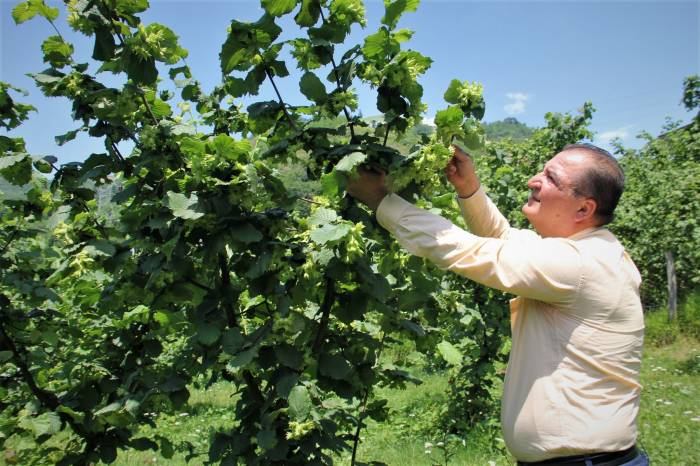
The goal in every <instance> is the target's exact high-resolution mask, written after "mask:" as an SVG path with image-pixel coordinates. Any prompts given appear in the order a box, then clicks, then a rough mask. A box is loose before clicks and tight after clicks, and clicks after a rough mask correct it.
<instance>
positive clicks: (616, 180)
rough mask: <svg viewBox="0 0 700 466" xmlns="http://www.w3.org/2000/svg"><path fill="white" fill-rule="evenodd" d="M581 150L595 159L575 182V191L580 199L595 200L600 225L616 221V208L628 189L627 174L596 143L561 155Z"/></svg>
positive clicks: (575, 147)
mask: <svg viewBox="0 0 700 466" xmlns="http://www.w3.org/2000/svg"><path fill="white" fill-rule="evenodd" d="M570 150H577V151H581V152H582V153H584V154H586V156H587V157H589V158H591V159H592V160H591V162H592V163H590V164H589V166H588V168H587V169H586V172H585V173H584V174H583V175H582V176H579V177H578V179H577V180H575V181H574V186H573V192H574V194H575V195H576V196H581V197H588V198H591V199H593V200H594V201H595V203H596V210H595V216H596V217H597V218H598V219H599V220H600V222H601V223H600V225H607V224H608V223H610V222H612V221H613V218H614V211H615V207H617V203H618V202H619V200H620V196H622V191H624V189H625V174H624V173H623V172H622V168H621V167H620V164H619V163H618V162H617V159H616V158H615V157H613V156H612V155H611V154H610V152H608V151H606V150H604V149H601V148H600V147H598V146H594V145H593V144H588V143H582V144H569V145H567V146H565V147H564V148H563V149H562V150H561V152H566V151H570Z"/></svg>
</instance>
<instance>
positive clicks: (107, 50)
mask: <svg viewBox="0 0 700 466" xmlns="http://www.w3.org/2000/svg"><path fill="white" fill-rule="evenodd" d="M116 49H117V45H116V43H115V42H114V36H113V35H112V31H111V30H110V29H109V28H108V27H107V26H102V25H100V26H96V27H95V46H94V47H93V49H92V58H93V60H98V61H105V62H106V61H109V60H111V59H112V57H113V56H114V52H115V50H116Z"/></svg>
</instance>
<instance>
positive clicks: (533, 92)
mask: <svg viewBox="0 0 700 466" xmlns="http://www.w3.org/2000/svg"><path fill="white" fill-rule="evenodd" d="M16 3H17V2H16V1H6V0H1V2H0V45H1V48H0V55H1V59H0V79H1V80H2V81H7V82H10V83H11V84H13V85H15V86H18V87H21V88H24V89H26V90H27V91H29V92H30V96H29V97H26V98H24V99H18V100H21V101H25V102H29V103H32V104H33V105H35V106H36V107H37V108H38V110H39V113H38V114H33V116H32V118H31V120H30V122H28V123H27V124H25V125H23V127H21V128H20V129H18V130H16V132H15V133H14V134H16V135H21V136H23V137H25V139H26V140H27V145H28V149H29V151H30V152H32V153H37V154H53V155H57V156H59V159H60V160H61V162H67V161H71V160H81V159H83V158H84V157H85V156H87V155H88V154H89V153H90V152H96V151H100V152H101V151H103V149H102V148H101V146H100V144H99V143H97V142H95V141H90V140H89V139H88V138H87V137H81V138H79V139H77V140H76V141H74V142H72V143H69V144H67V145H66V146H63V147H57V146H56V145H55V144H54V142H53V136H55V135H57V134H62V133H64V132H66V131H69V130H71V129H74V128H75V127H77V126H78V125H77V124H76V123H74V122H72V121H71V119H70V116H69V115H70V105H69V104H68V103H67V102H66V101H62V100H60V99H46V98H44V97H43V96H41V93H40V91H39V90H38V89H37V88H36V87H35V86H34V84H33V81H32V80H31V79H30V78H28V77H26V76H25V73H28V72H37V71H41V70H42V69H44V68H45V65H44V64H43V63H42V59H41V56H42V55H41V48H40V47H41V42H42V41H43V39H44V38H45V37H47V36H48V35H50V34H53V30H52V28H51V26H50V25H49V24H48V23H47V22H46V21H45V20H43V19H42V18H36V19H34V20H33V21H30V22H28V23H25V24H22V25H19V26H15V25H14V22H13V20H12V17H11V15H10V13H11V11H12V8H13V7H14V5H15V4H16ZM48 3H51V2H48ZM53 4H55V5H56V6H58V5H59V3H57V2H56V3H53ZM365 4H366V8H367V26H366V28H365V29H364V30H363V29H360V28H356V29H355V30H353V33H352V35H351V37H350V39H349V40H348V41H347V43H346V44H347V45H346V46H343V47H341V50H339V52H338V55H340V54H341V53H342V52H343V51H344V50H345V49H346V48H349V47H351V46H352V45H354V44H356V43H360V42H361V41H362V40H363V38H364V36H365V35H367V34H371V33H373V32H374V31H376V29H377V27H378V26H379V20H380V18H381V17H382V15H383V11H384V7H383V3H381V2H380V1H377V0H372V1H369V2H365ZM261 12H262V10H261V9H260V7H259V3H258V2H253V1H235V0H234V1H216V2H211V1H195V0H188V1H182V0H155V1H152V2H151V9H150V10H149V11H148V12H146V13H144V14H143V15H142V19H143V21H144V22H145V23H150V22H159V23H163V24H165V25H167V26H169V27H170V28H171V29H173V30H174V31H175V32H176V33H177V34H178V35H179V36H180V43H181V45H182V46H183V47H184V48H186V49H188V50H189V52H190V56H189V57H188V59H187V61H188V64H189V65H190V67H191V68H192V70H193V74H194V76H195V78H197V79H199V80H200V81H201V82H202V83H203V84H204V87H205V89H207V90H210V89H211V88H212V87H213V86H214V85H215V84H216V83H218V82H219V81H220V71H219V69H220V68H219V63H218V54H219V51H220V48H221V43H222V42H223V41H224V40H225V37H226V27H227V26H228V24H229V22H230V20H231V19H234V18H235V19H239V20H256V19H257V18H258V17H259V16H260V15H261ZM281 24H282V26H283V28H284V33H283V38H284V37H286V38H291V37H294V36H295V35H296V33H297V31H296V30H295V29H294V27H293V25H292V23H291V22H290V21H282V22H281ZM57 25H58V27H59V29H60V31H61V33H62V34H63V35H64V36H65V37H66V39H67V40H68V41H70V42H72V43H73V44H74V45H75V47H76V54H75V57H76V58H77V59H78V60H79V61H87V60H88V59H89V57H90V54H91V52H92V41H91V40H90V39H88V38H86V37H84V36H82V35H79V34H76V33H73V32H72V31H71V30H70V28H69V27H68V25H67V24H66V23H65V12H64V11H62V12H61V16H60V17H59V19H58V21H57ZM399 26H400V27H406V28H409V29H412V30H414V31H415V34H414V36H413V39H412V40H411V41H410V42H409V43H408V45H407V47H408V48H411V49H413V50H417V51H419V52H421V53H423V54H424V55H427V56H429V57H431V58H432V59H433V65H432V67H431V69H430V70H429V71H428V72H427V73H426V75H425V76H424V77H423V79H422V80H421V83H422V85H423V87H424V91H425V95H424V100H425V102H426V103H427V104H428V107H429V110H428V112H427V114H426V117H427V118H430V117H431V116H432V115H434V113H435V112H436V111H437V110H440V109H442V108H444V107H445V106H446V104H445V102H444V101H443V99H442V95H443V93H444V91H445V89H446V88H447V85H448V83H449V81H450V80H451V79H454V78H458V79H461V80H476V81H479V82H481V83H483V85H484V94H485V99H486V108H487V111H486V116H485V120H486V121H494V120H500V119H503V118H505V117H508V116H514V117H516V118H518V119H519V120H520V121H523V122H525V123H527V124H528V125H531V126H541V125H543V123H544V114H545V113H546V112H548V111H554V112H567V111H575V110H576V109H577V108H579V107H580V106H581V105H582V104H583V102H585V101H591V102H593V104H594V106H595V107H596V109H597V111H596V113H595V114H594V118H593V125H592V129H593V130H594V131H596V133H597V138H596V140H595V142H597V143H599V144H601V145H603V146H605V147H608V142H609V141H610V139H611V138H612V137H614V136H618V137H620V138H621V139H622V141H623V143H624V144H625V145H627V146H631V147H639V146H640V145H641V141H639V140H637V139H636V138H635V136H636V135H637V134H638V133H639V132H641V131H643V130H644V131H648V132H650V133H652V134H658V133H659V132H660V131H661V130H662V127H663V125H664V122H665V119H666V118H667V117H670V118H672V119H674V120H683V121H687V120H689V119H690V117H691V115H690V114H689V113H688V112H686V111H685V110H684V109H683V107H682V105H680V99H681V92H682V81H683V78H684V77H685V76H687V75H689V74H696V73H700V32H699V31H700V2H698V1H686V2H670V1H663V2H658V1H618V2H615V1H607V2H604V1H575V2H574V1H563V0H562V1H488V2H486V1H454V0H453V1H439V0H423V3H422V4H421V5H420V7H419V9H418V11H417V12H416V13H407V14H406V15H404V17H403V18H402V20H401V22H400V24H399ZM289 68H290V71H291V70H292V68H293V65H292V64H291V62H290V66H289ZM91 69H92V70H94V69H95V68H94V67H93V68H91ZM297 77H298V75H297V76H295V75H294V74H293V75H292V76H290V77H289V78H286V79H284V80H282V82H280V83H279V85H280V88H281V92H282V94H283V95H284V97H285V100H286V101H287V102H289V103H291V104H302V103H304V102H305V100H304V97H303V96H302V95H301V94H300V93H299V90H298V80H297ZM105 78H106V80H107V81H108V82H111V83H118V82H119V78H113V77H111V76H105ZM358 92H359V96H360V111H361V112H362V114H363V115H366V116H369V115H375V114H377V113H378V112H377V110H376V107H375V100H374V99H375V94H374V93H373V92H372V91H371V90H370V89H363V88H359V89H358ZM273 97H274V94H273V90H272V88H271V86H270V85H269V83H267V82H266V83H265V84H263V88H262V90H261V94H260V96H258V97H256V98H255V100H268V99H272V98H273ZM250 101H251V100H247V101H245V102H243V104H247V103H249V102H250Z"/></svg>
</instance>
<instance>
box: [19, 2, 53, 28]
mask: <svg viewBox="0 0 700 466" xmlns="http://www.w3.org/2000/svg"><path fill="white" fill-rule="evenodd" d="M36 15H39V16H43V17H44V18H46V19H48V20H50V21H53V20H55V19H56V18H58V8H51V7H49V6H48V5H46V3H44V0H27V1H26V2H21V3H19V4H18V5H17V6H16V7H14V9H13V10H12V19H14V20H15V23H16V24H22V23H24V22H25V21H28V20H30V19H32V18H33V17H34V16H36Z"/></svg>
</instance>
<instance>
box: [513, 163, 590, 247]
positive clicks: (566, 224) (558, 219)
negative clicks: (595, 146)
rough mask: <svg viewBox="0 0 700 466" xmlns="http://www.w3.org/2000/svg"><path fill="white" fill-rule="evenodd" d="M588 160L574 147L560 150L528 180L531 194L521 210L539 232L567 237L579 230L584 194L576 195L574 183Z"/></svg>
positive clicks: (544, 234) (583, 170)
mask: <svg viewBox="0 0 700 466" xmlns="http://www.w3.org/2000/svg"><path fill="white" fill-rule="evenodd" d="M588 163H589V162H588V160H587V158H586V156H585V154H582V153H580V152H577V151H575V150H569V151H565V152H560V153H558V154H557V155H555V156H554V157H553V158H552V159H551V160H550V161H549V162H547V163H546V164H545V166H544V168H543V170H542V171H541V172H540V173H538V174H537V175H535V176H533V177H532V178H530V180H529V181H528V182H527V186H528V188H530V197H529V198H528V200H527V203H526V204H525V205H524V206H523V208H522V211H523V214H525V217H527V219H528V220H529V221H530V223H531V224H532V226H533V227H534V228H535V230H536V231H537V233H539V234H540V236H543V237H568V236H571V235H572V234H574V233H576V232H577V231H578V229H577V226H578V223H577V218H580V211H581V208H582V207H583V204H582V202H583V200H584V198H582V197H579V196H575V195H574V192H573V187H574V183H575V181H576V180H577V179H578V177H579V176H582V175H583V174H584V172H585V169H586V166H587V164H588Z"/></svg>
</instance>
